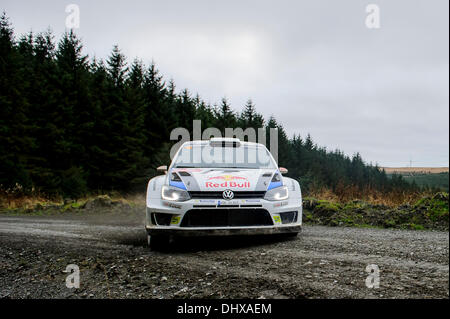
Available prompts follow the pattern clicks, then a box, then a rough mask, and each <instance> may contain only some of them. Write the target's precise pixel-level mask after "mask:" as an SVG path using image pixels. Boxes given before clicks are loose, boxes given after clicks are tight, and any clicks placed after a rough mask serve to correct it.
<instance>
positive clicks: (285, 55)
mask: <svg viewBox="0 0 450 319" xmlns="http://www.w3.org/2000/svg"><path fill="white" fill-rule="evenodd" d="M111 2H112V1H95V0H90V1H76V0H73V1H67V2H66V1H57V0H55V1H48V0H40V1H20V0H14V1H10V0H6V1H5V0H3V1H2V3H1V6H0V7H1V9H3V10H6V12H7V14H8V16H9V17H10V18H11V22H12V24H13V26H14V28H15V31H16V34H22V33H25V32H28V31H30V30H33V31H34V32H39V31H44V30H45V29H47V28H48V27H50V28H51V29H52V30H53V32H54V33H55V35H56V36H57V38H58V39H59V37H60V36H61V34H62V33H63V32H64V30H65V20H66V16H67V15H68V14H67V13H66V12H65V8H66V5H68V4H70V3H74V4H77V5H78V6H79V8H80V28H79V29H77V30H76V33H77V34H78V35H79V36H80V37H81V38H82V40H83V44H84V45H85V53H87V54H89V55H90V56H91V57H92V56H94V55H95V56H96V57H98V58H106V57H107V56H108V55H109V53H110V51H111V49H112V46H113V44H118V45H119V47H120V48H121V49H122V52H123V53H124V54H125V55H126V56H127V57H128V59H129V61H132V60H133V59H134V58H135V57H139V58H141V59H142V60H143V61H144V62H146V63H149V62H150V61H151V60H152V59H153V60H154V61H155V63H156V64H157V67H158V68H159V70H160V71H161V73H162V74H163V75H164V76H165V78H166V79H170V78H173V79H174V81H175V83H176V85H177V88H178V89H179V90H181V89H183V88H188V89H189V90H190V91H191V92H192V93H193V94H195V93H197V92H198V93H199V94H200V96H201V97H202V98H203V99H204V100H206V101H207V102H210V103H211V104H214V103H218V102H219V101H220V99H221V98H222V97H223V96H226V97H227V98H228V99H229V101H230V102H231V104H232V106H233V108H234V109H235V110H238V111H240V110H241V109H242V107H243V105H244V104H245V101H246V100H247V99H248V98H252V99H253V101H254V102H255V104H256V106H257V109H258V111H259V112H261V113H262V114H263V115H264V116H265V117H266V118H268V117H269V116H270V115H272V114H273V115H274V116H275V117H276V118H277V120H279V121H280V122H281V123H282V124H283V125H284V127H285V128H286V131H287V132H288V134H289V135H292V134H294V133H300V134H301V135H302V136H306V134H307V133H310V134H311V136H312V137H313V139H314V140H315V141H316V142H317V143H318V144H319V145H321V146H326V147H327V148H328V149H330V150H331V149H335V148H339V149H341V150H343V151H344V152H345V153H346V154H349V155H352V154H353V153H355V152H358V151H359V152H360V153H361V155H362V156H363V158H364V159H365V160H366V161H367V162H372V163H378V164H380V165H381V166H409V161H410V160H412V165H413V166H448V165H449V119H448V116H449V91H448V86H449V51H448V46H449V43H448V37H449V34H448V29H449V16H448V11H449V8H448V0H431V1H426V0H422V1H418V0H413V1H411V0H406V1H398V0H389V1H379V0H369V1H361V0H347V1H343V0H340V1H336V0H320V1H317V0H314V1H313V0H309V1H294V0H292V1H234V0H233V1H231V0H228V1H212V0H202V1H197V0H190V1H187V0H178V1H170V0H169V1H133V0H127V1H120V2H119V1H117V3H114V4H112V3H111ZM370 3H373V4H377V5H378V6H379V8H380V28H379V29H369V28H367V27H366V24H365V20H366V16H367V15H368V13H366V6H367V5H368V4H370Z"/></svg>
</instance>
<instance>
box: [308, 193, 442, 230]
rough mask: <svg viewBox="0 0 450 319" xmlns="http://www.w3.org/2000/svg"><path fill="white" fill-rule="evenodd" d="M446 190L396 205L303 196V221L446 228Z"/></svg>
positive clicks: (422, 228)
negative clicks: (335, 200)
mask: <svg viewBox="0 0 450 319" xmlns="http://www.w3.org/2000/svg"><path fill="white" fill-rule="evenodd" d="M448 200H449V197H448V193H445V192H439V193H436V194H433V195H424V196H423V197H422V198H420V199H417V200H415V201H411V202H406V203H403V204H401V205H398V206H391V205H389V206H388V205H385V204H373V203H370V202H366V201H363V200H352V201H349V202H344V203H342V202H333V201H328V200H324V199H316V198H311V197H306V198H304V200H303V209H304V210H303V221H304V222H305V223H307V224H319V225H329V226H351V227H381V228H399V229H414V230H425V229H436V230H448V229H449V201H448Z"/></svg>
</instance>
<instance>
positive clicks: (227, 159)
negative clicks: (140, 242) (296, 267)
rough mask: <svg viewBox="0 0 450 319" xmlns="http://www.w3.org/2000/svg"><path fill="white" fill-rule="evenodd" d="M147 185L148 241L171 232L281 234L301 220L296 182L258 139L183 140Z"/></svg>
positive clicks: (160, 241) (163, 239) (157, 243)
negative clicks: (168, 165) (252, 141)
mask: <svg viewBox="0 0 450 319" xmlns="http://www.w3.org/2000/svg"><path fill="white" fill-rule="evenodd" d="M158 170H159V171H164V172H165V173H166V174H165V175H160V176H157V177H154V178H152V179H151V180H150V181H149V183H148V187H147V198H146V205H147V209H146V230H147V235H148V236H147V238H148V244H149V246H150V247H153V248H156V247H161V246H164V245H166V244H167V243H168V241H169V239H170V238H172V237H179V236H208V235H245V234H274V233H283V234H287V235H289V236H290V235H294V236H295V235H297V233H298V232H299V231H300V230H301V225H302V194H301V190H300V185H299V183H298V182H297V181H295V180H293V179H291V178H288V177H283V176H282V174H284V173H286V172H287V170H286V169H284V168H278V167H277V165H276V163H275V160H274V159H273V157H272V155H271V154H270V152H269V151H268V150H267V148H266V147H265V146H264V145H262V144H257V143H250V142H241V141H240V140H239V139H234V138H233V139H231V138H212V139H211V140H209V141H192V142H186V143H184V144H183V145H182V146H181V147H180V149H179V150H178V151H177V153H176V155H175V157H174V159H173V161H172V163H171V165H170V167H169V168H168V169H167V167H166V166H161V167H159V168H158Z"/></svg>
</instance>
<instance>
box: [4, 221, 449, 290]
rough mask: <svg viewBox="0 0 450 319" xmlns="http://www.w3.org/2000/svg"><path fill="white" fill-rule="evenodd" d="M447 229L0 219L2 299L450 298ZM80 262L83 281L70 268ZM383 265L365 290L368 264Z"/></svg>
mask: <svg viewBox="0 0 450 319" xmlns="http://www.w3.org/2000/svg"><path fill="white" fill-rule="evenodd" d="M448 251H449V233H448V232H431V231H404V230H383V229H362V228H343V227H342V228H341V227H323V226H305V227H304V229H303V232H302V234H301V235H299V236H298V237H297V238H294V239H282V238H278V237H246V238H229V237H228V238H217V239H201V238H199V239H195V240H194V239H190V240H183V241H177V242H175V243H174V244H173V246H172V247H171V248H170V249H169V250H168V251H165V252H153V251H149V249H148V247H146V238H145V231H144V229H143V223H142V220H141V216H140V217H139V218H135V216H134V217H133V216H131V217H130V216H125V217H124V216H115V215H114V214H103V215H99V216H95V215H89V216H88V217H86V216H83V217H81V215H76V214H74V215H70V214H69V215H63V216H60V217H54V216H53V217H43V216H36V217H15V216H0V297H1V298H448V297H449V264H448V262H449V261H448V258H449V253H448ZM68 264H77V265H78V266H79V268H80V288H79V289H68V288H67V287H66V285H65V279H66V276H67V275H68V274H67V273H64V270H65V268H66V266H67V265H68ZM369 264H376V265H378V267H379V269H380V287H379V288H378V289H369V288H367V287H366V284H365V280H366V277H367V276H368V273H367V272H366V271H365V269H366V266H367V265H369Z"/></svg>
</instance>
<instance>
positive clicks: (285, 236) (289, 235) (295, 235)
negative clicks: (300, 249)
mask: <svg viewBox="0 0 450 319" xmlns="http://www.w3.org/2000/svg"><path fill="white" fill-rule="evenodd" d="M297 235H298V233H286V234H282V236H283V237H284V238H294V237H297Z"/></svg>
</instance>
